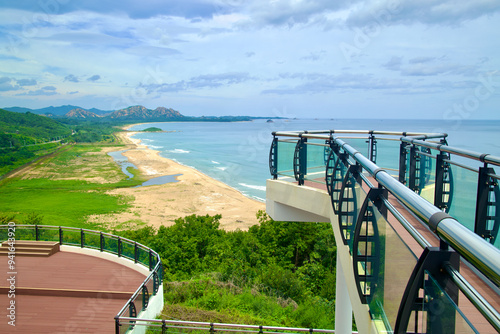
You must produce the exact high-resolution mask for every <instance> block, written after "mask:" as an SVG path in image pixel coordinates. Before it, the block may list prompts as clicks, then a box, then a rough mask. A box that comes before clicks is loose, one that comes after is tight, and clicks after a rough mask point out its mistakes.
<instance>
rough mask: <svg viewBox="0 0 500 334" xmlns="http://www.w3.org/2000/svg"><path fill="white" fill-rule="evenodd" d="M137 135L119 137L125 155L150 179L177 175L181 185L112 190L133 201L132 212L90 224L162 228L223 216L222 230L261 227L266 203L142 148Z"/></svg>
mask: <svg viewBox="0 0 500 334" xmlns="http://www.w3.org/2000/svg"><path fill="white" fill-rule="evenodd" d="M133 134H134V132H120V133H118V134H117V135H118V136H119V137H120V138H121V140H122V141H123V142H124V143H126V144H127V145H128V146H129V148H128V150H127V151H126V152H124V153H123V154H124V155H125V156H126V157H127V158H128V159H129V161H130V162H132V163H133V164H134V165H136V166H137V168H138V169H139V170H140V171H141V173H142V174H143V175H146V176H148V177H151V178H152V177H157V176H163V175H175V174H182V175H180V176H177V177H176V178H177V180H178V181H179V182H175V183H167V184H163V185H153V186H146V187H139V188H120V189H114V190H112V191H110V192H109V193H110V194H113V195H123V196H127V197H129V198H133V200H132V208H131V209H130V210H128V212H124V213H119V214H114V215H106V216H93V217H90V221H93V222H98V223H106V224H107V225H109V226H110V227H112V226H113V225H115V224H116V225H117V226H118V225H120V224H123V223H125V222H131V221H134V220H135V221H138V220H140V221H142V222H145V223H147V224H149V225H152V226H155V227H158V226H160V225H165V226H169V225H172V224H173V223H174V220H175V219H177V218H179V217H184V216H188V215H192V214H197V215H207V214H209V215H215V214H221V215H222V219H221V220H220V223H221V228H223V229H225V230H236V229H240V230H247V229H248V228H249V227H250V226H252V225H255V224H258V220H257V218H256V213H257V211H258V210H264V209H265V204H264V203H262V202H259V201H256V200H253V199H250V198H248V197H246V196H244V195H243V194H242V193H240V192H239V191H237V190H236V189H234V188H231V187H229V186H228V185H226V184H224V183H222V182H220V181H217V180H215V179H213V178H211V177H208V176H207V175H205V174H203V173H201V172H200V171H198V170H196V169H193V168H191V167H187V166H183V165H181V164H178V163H176V162H175V161H172V160H169V159H166V158H163V157H161V156H160V155H159V154H158V151H155V150H152V149H149V148H148V147H146V146H144V145H142V144H141V143H140V140H138V139H134V138H130V137H131V136H132V135H133Z"/></svg>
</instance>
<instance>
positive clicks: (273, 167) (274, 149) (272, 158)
mask: <svg viewBox="0 0 500 334" xmlns="http://www.w3.org/2000/svg"><path fill="white" fill-rule="evenodd" d="M269 171H270V172H271V175H272V176H273V179H274V180H277V179H278V138H277V137H276V133H275V132H273V142H272V144H271V150H270V151H269Z"/></svg>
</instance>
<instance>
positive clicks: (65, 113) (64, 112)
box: [4, 105, 281, 124]
mask: <svg viewBox="0 0 500 334" xmlns="http://www.w3.org/2000/svg"><path fill="white" fill-rule="evenodd" d="M4 109H5V110H8V111H13V112H17V113H25V112H30V113H34V114H39V115H45V116H49V117H51V118H54V119H58V120H60V121H61V122H62V123H65V124H79V123H81V122H82V121H83V122H88V121H92V122H93V123H96V122H100V123H120V124H124V123H133V122H148V121H150V122H172V121H179V122H241V121H251V120H255V119H269V118H271V119H276V118H281V117H252V116H201V117H195V116H184V115H183V114H181V113H180V112H179V111H177V110H174V109H172V108H165V107H158V108H156V109H148V108H146V107H144V106H141V105H137V106H131V107H128V108H124V109H120V110H115V111H110V110H100V109H96V108H92V109H84V108H81V107H77V106H73V105H64V106H59V107H53V106H51V107H47V108H41V109H29V108H23V107H10V108H4Z"/></svg>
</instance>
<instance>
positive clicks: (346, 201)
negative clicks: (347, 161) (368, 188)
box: [337, 164, 361, 245]
mask: <svg viewBox="0 0 500 334" xmlns="http://www.w3.org/2000/svg"><path fill="white" fill-rule="evenodd" d="M356 183H358V184H361V165H358V164H355V165H350V166H349V169H348V170H347V173H346V174H345V177H344V180H343V182H342V187H341V188H340V195H339V203H338V213H337V214H338V216H339V225H340V226H339V227H340V232H341V235H342V241H343V242H344V245H347V243H348V241H350V240H351V239H352V233H353V232H354V231H353V229H354V225H355V223H356V221H355V220H354V219H355V217H356V214H357V208H356V206H357V202H356V190H355V187H356Z"/></svg>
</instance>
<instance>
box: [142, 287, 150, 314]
mask: <svg viewBox="0 0 500 334" xmlns="http://www.w3.org/2000/svg"><path fill="white" fill-rule="evenodd" d="M148 303H149V291H148V287H147V286H146V284H143V285H142V310H143V311H144V310H145V309H146V308H147V307H148Z"/></svg>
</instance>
